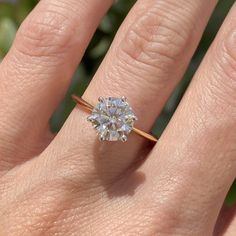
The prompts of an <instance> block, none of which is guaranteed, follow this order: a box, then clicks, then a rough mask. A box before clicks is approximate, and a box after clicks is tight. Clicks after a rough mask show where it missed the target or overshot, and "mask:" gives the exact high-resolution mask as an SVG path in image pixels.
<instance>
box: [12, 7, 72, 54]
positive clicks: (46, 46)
mask: <svg viewBox="0 0 236 236" xmlns="http://www.w3.org/2000/svg"><path fill="white" fill-rule="evenodd" d="M73 33H74V29H73V25H72V22H71V20H70V18H69V17H68V16H66V14H65V13H64V14H63V13H62V12H60V11H59V10H55V9H53V8H52V9H47V10H41V11H40V12H38V13H37V15H31V16H30V17H29V18H28V19H26V20H25V22H24V23H23V24H22V26H21V27H20V29H19V32H18V33H17V37H16V43H15V46H16V49H17V50H18V51H20V52H22V53H23V54H26V55H29V56H36V57H37V56H48V55H52V56H53V55H54V54H62V53H63V52H65V50H66V49H68V48H69V47H70V46H71V44H72V42H73V41H72V38H73V37H72V36H73Z"/></svg>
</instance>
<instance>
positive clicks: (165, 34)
mask: <svg viewBox="0 0 236 236" xmlns="http://www.w3.org/2000/svg"><path fill="white" fill-rule="evenodd" d="M179 24H180V22H174V21H173V20H172V19H171V18H169V17H168V16H161V14H160V13H159V12H158V10H157V9H155V8H153V9H151V10H149V11H147V12H146V13H145V15H143V16H142V17H141V18H140V19H139V20H138V21H136V22H135V23H134V24H133V25H132V26H131V28H130V29H129V30H128V32H127V34H126V36H125V38H124V42H123V44H122V45H121V47H122V48H121V49H122V50H121V53H122V54H121V55H118V56H120V57H121V58H124V59H125V60H126V63H128V64H132V65H134V63H135V66H137V62H138V66H141V67H142V68H146V66H148V68H147V69H148V71H150V69H151V70H155V72H156V70H161V71H162V72H168V68H169V67H170V66H171V65H172V64H173V63H174V61H175V60H176V58H178V57H179V56H180V55H181V54H182V53H183V49H184V48H185V47H186V46H187V44H188V42H189V40H190V37H191V34H190V33H189V32H188V30H186V29H185V28H182V29H180V30H177V28H179V27H177V26H178V25H179ZM124 59H123V60H124Z"/></svg>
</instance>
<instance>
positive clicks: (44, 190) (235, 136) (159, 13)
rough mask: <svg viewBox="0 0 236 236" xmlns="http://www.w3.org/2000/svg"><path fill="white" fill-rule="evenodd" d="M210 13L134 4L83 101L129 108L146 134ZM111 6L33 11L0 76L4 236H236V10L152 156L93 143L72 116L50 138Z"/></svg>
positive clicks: (134, 140) (106, 1) (189, 6)
mask: <svg viewBox="0 0 236 236" xmlns="http://www.w3.org/2000/svg"><path fill="white" fill-rule="evenodd" d="M216 3H217V2H216V1H215V0H209V1H206V0H195V1H185V0H179V1H175V0H138V1H137V3H136V5H135V6H134V7H133V9H132V10H131V11H130V13H129V15H128V16H127V18H126V20H125V21H124V23H123V24H122V26H121V28H120V30H119V32H118V33H117V36H116V38H115V39H114V42H113V44H112V46H111V48H110V50H109V52H108V53H107V55H106V57H105V59H104V61H103V63H102V65H101V66H100V68H99V69H98V71H97V73H96V75H95V76H94V78H93V80H92V82H91V84H90V85H89V87H88V88H87V90H86V92H85V94H84V96H83V98H84V99H86V100H87V101H88V102H90V103H92V104H96V102H97V98H98V97H99V96H111V95H112V96H126V97H127V98H128V100H129V103H130V104H132V107H133V109H134V110H135V113H136V115H137V116H138V117H139V121H138V122H137V123H136V124H137V127H139V128H141V129H143V130H150V128H151V127H152V125H153V122H154V121H155V119H156V117H157V116H158V115H159V114H160V112H161V110H162V108H163V106H164V104H165V102H166V101H167V99H168V97H169V96H170V94H171V92H172V91H173V89H174V88H175V86H176V85H177V83H178V82H179V81H180V80H181V78H182V76H183V74H184V72H185V70H186V68H187V66H188V63H189V61H190V59H191V57H192V55H193V53H194V51H195V49H196V47H197V45H198V43H199V40H200V38H201V35H202V33H203V30H204V28H205V26H206V24H207V21H208V19H209V17H210V15H211V13H212V11H213V9H214V7H215V5H216ZM111 4H112V1H111V0H96V1H82V0H41V1H40V2H39V4H38V6H37V7H36V8H35V9H34V10H33V12H32V13H31V14H30V15H29V16H28V18H27V19H26V20H25V22H24V23H23V24H22V26H21V27H20V29H19V31H18V33H17V36H16V39H15V42H14V44H13V46H12V48H11V50H10V52H9V53H8V55H7V56H6V57H5V58H4V60H3V61H2V62H1V64H0V101H1V105H0V114H3V115H1V116H0V140H1V142H0V209H1V211H0V226H1V227H0V235H1V236H2V235H3V236H8V235H9V236H15V235H24V236H28V235H49V236H50V235H83V236H90V235H96V236H99V235H103V236H104V235H114V236H116V235H117V236H120V235H125V236H126V235H127V236H133V235H135V236H136V235H142V236H152V235H158V236H159V235H161V236H162V235H163V236H167V235H168V236H171V235H175V236H178V235H179V236H180V235H181V236H184V235H186V236H189V235H191V236H192V235H193V236H195V235H196V236H199V235H203V236H208V235H215V236H222V235H224V236H233V235H235V232H236V217H235V207H234V206H233V207H230V208H226V207H225V206H223V202H224V199H225V196H226V194H227V192H228V190H229V188H230V186H231V184H232V183H233V181H234V179H235V177H236V174H235V173H236V148H235V143H236V93H235V91H236V47H235V45H236V6H233V7H232V9H231V11H230V13H229V14H228V16H227V18H226V20H225V22H224V24H223V26H222V28H221V29H220V31H219V33H218V35H217V37H216V39H215V41H214V42H213V44H212V46H211V47H210V49H209V51H208V53H207V55H206V56H205V58H204V60H203V62H202V64H201V66H200V67H199V69H198V71H197V73H196V75H195V76H194V79H193V81H192V82H191V84H190V86H189V88H188V90H187V92H186V94H185V96H184V98H183V99H182V101H181V103H180V105H179V107H178V109H177V111H176V112H175V114H174V116H173V118H172V120H171V122H170V123H169V125H168V127H167V128H166V130H165V132H164V134H163V135H162V137H161V138H160V140H159V141H158V143H157V144H156V145H155V146H153V145H150V143H148V142H147V141H145V140H144V139H142V138H140V137H138V136H137V135H134V134H131V135H130V136H129V140H128V142H126V143H121V142H116V143H109V145H108V143H106V142H105V143H100V142H99V141H98V140H97V137H96V134H95V131H94V130H93V129H92V128H91V124H89V123H88V122H87V121H86V117H87V115H88V114H87V113H86V112H84V111H83V110H80V109H75V110H74V111H73V112H72V113H71V115H70V117H69V118H68V120H67V121H66V123H65V125H64V126H63V128H62V129H61V131H60V132H59V133H58V134H57V135H56V136H53V135H52V134H51V133H50V131H49V128H48V120H49V118H50V116H51V115H52V113H53V111H54V110H55V108H56V107H57V105H58V104H59V102H60V101H61V100H62V99H63V96H64V94H65V92H66V90H67V88H68V85H69V83H70V79H71V77H72V75H73V73H74V71H75V69H76V67H77V65H78V63H79V62H80V60H81V58H82V56H83V53H84V51H85V49H86V47H87V45H88V43H89V41H90V39H91V37H92V35H93V33H94V31H95V29H96V27H97V25H98V24H99V22H100V20H101V18H102V17H103V15H104V14H105V13H106V11H107V10H108V8H109V7H110V5H111ZM91 16H93V17H91Z"/></svg>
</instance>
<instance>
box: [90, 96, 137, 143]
mask: <svg viewBox="0 0 236 236" xmlns="http://www.w3.org/2000/svg"><path fill="white" fill-rule="evenodd" d="M88 120H89V121H90V122H91V123H92V124H93V127H94V128H95V129H96V130H97V132H98V134H99V139H100V140H107V141H117V140H121V141H123V142H125V141H127V135H128V134H129V133H130V132H131V131H132V129H133V126H134V121H135V120H137V117H136V116H135V115H134V113H133V110H132V108H131V107H130V105H129V104H128V102H127V101H126V98H124V97H122V98H113V97H109V98H99V103H98V104H97V105H96V106H95V107H94V109H93V111H92V114H91V115H90V116H89V117H88Z"/></svg>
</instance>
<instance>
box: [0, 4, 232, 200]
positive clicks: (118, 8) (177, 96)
mask: <svg viewBox="0 0 236 236" xmlns="http://www.w3.org/2000/svg"><path fill="white" fill-rule="evenodd" d="M134 2H135V1H134V0H129V1H127V0H119V1H118V2H117V3H116V4H115V5H113V7H112V9H111V10H110V11H109V13H108V14H107V16H106V17H105V18H104V20H103V21H102V23H101V24H100V26H99V28H98V30H97V31H96V34H95V35H94V38H93V40H92V42H91V44H90V46H89V47H88V49H87V51H86V54H85V56H84V58H83V61H82V63H81V64H80V66H79V68H78V70H77V71H76V73H75V75H74V78H73V80H72V83H71V86H70V89H69V91H68V93H67V95H66V97H65V99H64V101H63V102H62V104H61V105H60V107H59V108H58V110H57V111H56V112H55V114H54V116H53V117H52V120H51V126H52V129H53V130H54V131H58V130H59V129H60V127H61V126H62V125H63V123H64V121H65V119H66V118H67V117H68V115H69V113H70V112H71V110H72V109H73V103H72V101H71V97H70V94H71V93H77V94H79V95H82V93H83V92H84V90H85V89H86V87H87V85H88V84H89V81H90V79H91V78H92V76H93V74H94V73H95V71H96V70H97V68H98V66H99V64H100V63H101V60H102V59H103V57H104V55H105V53H106V52H107V50H108V48H109V46H110V44H111V42H112V40H113V38H114V36H115V33H116V31H117V29H118V28H119V26H120V24H121V23H122V21H123V19H124V18H125V16H126V15H127V12H128V11H129V9H130V8H131V7H132V5H133V4H134ZM36 3H37V0H18V1H16V3H15V4H11V3H0V59H1V57H4V55H5V54H6V53H7V51H8V50H9V48H10V46H11V44H12V41H13V39H14V36H15V33H16V29H17V28H18V27H19V25H20V24H21V22H22V21H23V19H24V18H25V17H26V16H27V15H28V13H29V12H30V11H31V10H32V8H33V7H34V6H35V5H36ZM233 3H234V0H224V1H220V2H219V4H218V6H217V8H216V10H215V12H214V14H213V16H212V18H211V20H210V22H209V24H208V27H207V29H206V31H205V33H204V36H203V38H202V40H201V42H200V45H199V48H198V49H197V51H196V53H195V55H194V57H193V59H192V61H191V63H190V65H189V68H188V70H187V72H186V74H185V76H184V78H183V80H182V81H181V82H180V84H179V85H178V87H177V88H176V90H175V91H174V93H173V95H172V96H171V98H170V99H169V101H168V103H167V104H166V106H165V108H164V109H163V112H162V114H161V115H160V117H159V118H158V119H157V121H156V124H155V125H154V129H153V132H154V133H155V134H157V135H161V133H162V131H163V130H164V128H165V127H166V125H167V124H168V122H169V120H170V118H171V117H172V115H173V113H174V111H175V109H176V107H177V105H178V104H179V102H180V100H181V98H182V96H183V94H184V92H185V90H186V88H187V86H188V84H189V82H190V81H191V78H192V76H193V74H194V73H195V71H196V69H197V67H198V66H199V63H200V62H201V60H202V58H203V56H204V54H205V53H206V51H207V49H208V47H209V45H210V44H211V42H212V40H213V39H214V37H215V35H216V33H217V31H218V29H219V27H220V25H221V23H222V21H223V19H224V17H225V16H226V14H227V12H228V11H229V9H230V7H231V6H232V4H233ZM143 92H144V93H146V92H147V91H143ZM235 199H236V184H235V185H234V186H233V188H232V190H231V191H230V194H229V195H228V197H227V202H228V203H232V202H233V201H234V200H235Z"/></svg>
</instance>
